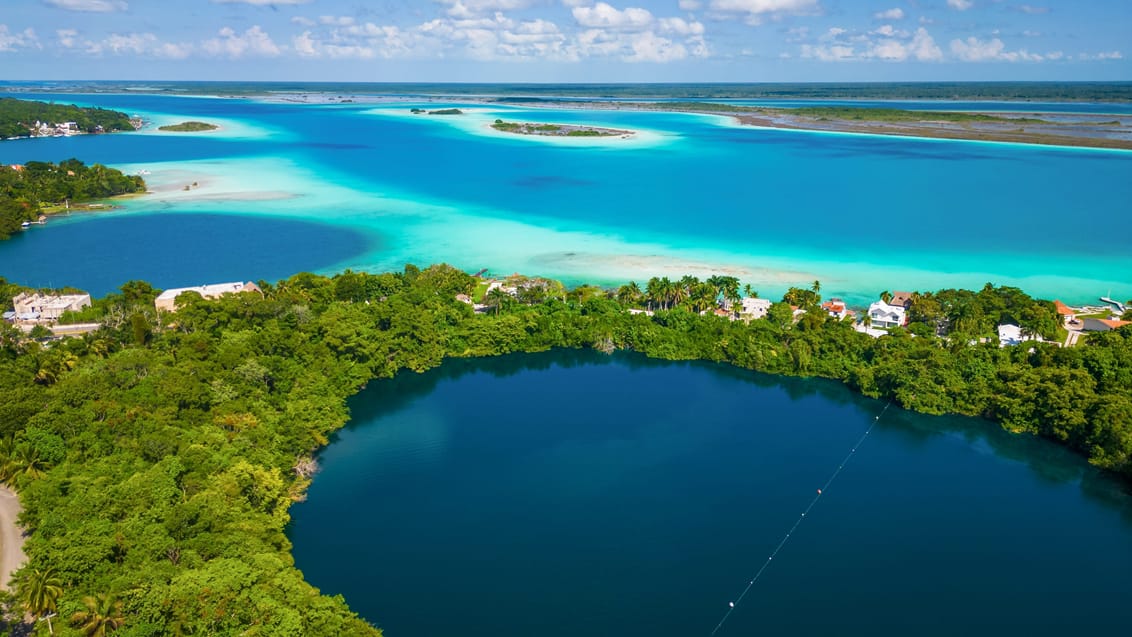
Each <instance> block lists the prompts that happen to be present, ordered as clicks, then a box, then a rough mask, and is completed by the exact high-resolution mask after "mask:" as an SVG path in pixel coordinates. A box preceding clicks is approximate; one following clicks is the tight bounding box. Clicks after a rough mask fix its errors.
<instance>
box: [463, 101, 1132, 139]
mask: <svg viewBox="0 0 1132 637" xmlns="http://www.w3.org/2000/svg"><path fill="white" fill-rule="evenodd" d="M479 101H480V102H481V103H483V104H497V105H507V106H510V105H511V104H505V103H504V104H501V103H500V102H498V101H496V100H495V98H481V99H480V100H479ZM942 103H943V102H941V104H942ZM516 106H521V107H523V108H530V109H547V110H580V111H626V112H640V113H649V112H655V113H684V114H689V115H707V116H717V117H726V118H729V119H731V120H732V121H734V122H735V124H736V125H737V126H739V127H743V128H748V127H749V128H775V129H781V130H796V131H807V132H824V133H848V134H860V135H880V136H886V137H904V138H923V139H941V140H950V141H971V142H997V143H1013V144H1026V145H1033V146H1047V147H1061V148H1084V149H1093V150H1121V151H1126V150H1132V139H1128V140H1124V139H1113V138H1110V137H1088V136H1082V135H1077V136H1073V135H1057V134H1052V133H1045V132H1025V131H1014V130H987V129H984V130H970V129H966V128H962V127H960V126H958V125H951V126H947V125H945V123H942V122H938V121H932V120H927V119H925V120H922V121H919V122H890V121H884V120H874V121H868V122H857V121H851V120H845V119H828V120H821V121H819V120H812V121H811V120H809V119H807V118H804V117H802V116H799V115H796V114H792V113H791V112H790V111H791V109H789V108H783V107H746V106H738V107H736V108H734V109H729V108H727V105H726V104H720V108H719V109H718V110H716V109H708V108H702V109H700V108H695V107H687V108H680V107H672V108H670V107H667V106H668V105H666V103H664V102H615V101H592V100H591V101H581V100H580V101H577V102H573V101H570V102H566V101H563V102H551V101H545V102H524V103H522V104H517V105H516ZM855 108H862V110H863V109H864V107H855ZM744 109H755V110H751V111H747V110H744ZM935 112H936V111H923V113H924V114H925V115H927V116H930V115H931V114H932V113H935ZM959 112H963V113H969V114H971V115H991V116H996V117H1001V114H998V113H993V112H987V113H983V112H978V111H959ZM1011 114H1014V115H1030V114H1043V113H1040V112H1038V113H1033V112H1031V111H1029V110H1025V111H1016V112H1014V111H1012V112H1011ZM1058 115H1061V114H1060V113H1059V114H1058ZM1089 116H1090V117H1098V118H1099V117H1104V119H1105V120H1106V121H1111V119H1112V118H1116V119H1117V120H1120V119H1132V116H1121V115H1112V116H1110V115H1104V116H1100V115H1089ZM1002 119H1003V120H1008V119H1009V118H1005V117H1004V118H1002ZM997 124H998V125H1002V126H1005V125H1010V124H1011V122H1009V121H1001V122H997ZM1019 125H1033V124H1027V123H1023V122H1019ZM1044 125H1045V126H1049V127H1054V126H1058V124H1055V123H1052V122H1051V123H1046V124H1044ZM1083 125H1085V126H1089V125H1100V123H1099V122H1097V123H1093V124H1083Z"/></svg>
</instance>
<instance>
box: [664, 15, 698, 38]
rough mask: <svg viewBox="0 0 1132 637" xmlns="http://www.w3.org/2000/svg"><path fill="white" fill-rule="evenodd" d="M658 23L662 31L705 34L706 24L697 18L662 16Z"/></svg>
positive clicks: (679, 33)
mask: <svg viewBox="0 0 1132 637" xmlns="http://www.w3.org/2000/svg"><path fill="white" fill-rule="evenodd" d="M657 24H658V25H659V26H660V31H661V32H662V33H675V34H676V35H703V34H704V25H703V23H702V22H696V21H695V20H691V21H688V20H685V19H684V18H661V19H660V20H659V21H658V22H657Z"/></svg>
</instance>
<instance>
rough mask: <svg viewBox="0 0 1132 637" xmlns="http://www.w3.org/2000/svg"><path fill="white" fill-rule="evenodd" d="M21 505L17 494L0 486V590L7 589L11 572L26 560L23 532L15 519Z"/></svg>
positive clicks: (17, 516) (17, 517)
mask: <svg viewBox="0 0 1132 637" xmlns="http://www.w3.org/2000/svg"><path fill="white" fill-rule="evenodd" d="M21 511H23V507H22V506H21V505H20V498H19V495H17V494H16V492H15V491H13V490H12V489H11V488H9V487H7V486H0V590H4V591H6V590H9V589H8V583H9V582H10V581H11V579H12V573H14V572H15V571H16V570H18V569H19V568H21V567H22V566H23V565H24V564H25V563H26V562H27V559H28V558H27V555H26V554H25V553H24V532H23V529H21V528H20V527H19V524H18V523H17V520H18V519H19V517H20V512H21Z"/></svg>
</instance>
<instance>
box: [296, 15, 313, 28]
mask: <svg viewBox="0 0 1132 637" xmlns="http://www.w3.org/2000/svg"><path fill="white" fill-rule="evenodd" d="M291 23H292V24H297V25H299V26H301V27H313V26H314V25H316V24H318V23H317V22H315V21H314V20H311V19H310V18H304V17H303V16H301V15H297V16H295V17H293V18H291Z"/></svg>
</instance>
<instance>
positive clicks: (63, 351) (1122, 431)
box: [0, 265, 1132, 636]
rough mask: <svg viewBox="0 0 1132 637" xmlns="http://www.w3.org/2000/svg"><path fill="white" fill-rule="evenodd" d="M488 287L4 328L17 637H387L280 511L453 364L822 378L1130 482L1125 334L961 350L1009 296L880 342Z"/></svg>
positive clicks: (977, 299)
mask: <svg viewBox="0 0 1132 637" xmlns="http://www.w3.org/2000/svg"><path fill="white" fill-rule="evenodd" d="M477 283H478V280H477V279H475V278H473V277H471V276H469V275H467V274H465V273H463V272H460V271H459V270H456V269H455V268H452V267H449V266H446V265H436V266H432V267H429V268H425V269H419V268H417V267H414V266H406V267H405V269H404V270H403V271H400V272H388V273H382V274H368V273H362V272H351V271H346V272H343V273H340V274H338V275H335V276H333V277H324V276H318V275H314V274H309V273H302V274H297V275H294V276H292V277H290V278H288V279H284V280H282V281H279V282H277V283H274V284H270V283H268V282H260V283H259V286H260V287H261V288H262V289H263V294H262V296H261V295H260V294H256V293H243V294H238V295H229V296H225V297H222V298H220V299H216V300H205V299H202V298H200V296H199V295H196V294H194V293H186V294H183V295H182V296H181V297H178V310H177V312H175V313H172V314H161V315H158V314H157V313H156V311H155V310H154V307H153V299H154V298H155V296H156V295H157V293H158V290H156V289H154V288H153V287H152V286H150V285H149V284H147V283H144V282H139V281H134V282H129V283H127V284H125V285H123V286H122V288H121V289H120V292H118V293H115V294H111V295H108V296H106V297H104V298H101V299H97V300H96V301H95V303H94V306H93V307H92V308H90V309H89V310H87V311H86V312H88V313H89V316H87V317H86V318H88V319H96V320H100V321H102V323H103V327H102V328H101V329H100V330H99V331H97V332H94V333H91V334H87V335H85V336H83V337H82V338H69V339H64V340H61V341H56V342H50V343H46V344H45V343H40V342H37V341H35V340H32V339H29V338H27V337H25V336H24V335H23V334H21V333H19V332H18V331H17V330H15V328H13V327H11V326H8V325H0V394H2V395H3V396H4V398H5V399H4V400H3V401H0V478H3V479H4V480H5V481H6V482H7V483H8V484H10V485H12V486H13V487H14V488H15V489H16V490H17V491H18V492H19V493H20V496H21V500H22V502H23V505H24V509H25V513H24V515H23V517H22V522H23V524H24V526H25V529H26V531H27V533H28V538H27V542H26V546H25V549H26V552H27V554H28V557H29V563H28V564H27V565H26V566H25V567H24V568H23V569H21V570H20V571H19V573H18V574H17V577H16V589H15V590H16V593H15V595H14V596H13V597H12V598H11V599H9V600H7V609H8V610H7V616H8V618H9V621H11V622H19V621H21V618H22V617H23V616H24V614H25V613H28V614H30V616H34V617H37V618H43V617H46V616H47V615H49V614H51V613H55V614H56V617H55V625H54V627H53V630H54V631H55V632H56V634H59V635H73V634H95V633H93V632H91V631H93V630H96V629H97V627H98V626H102V627H103V629H104V630H106V631H115V630H116V631H117V632H116V634H121V635H131V636H140V635H165V634H186V635H187V634H214V635H236V634H250V633H249V632H248V631H250V630H251V631H259V632H258V633H257V634H271V635H296V636H297V635H332V634H333V635H377V634H380V631H379V629H377V628H375V627H373V626H372V625H371V624H369V623H368V622H366V621H364V620H362V619H360V618H358V617H357V616H356V615H354V614H353V613H352V612H351V611H350V610H349V608H348V606H347V605H346V602H345V600H343V599H342V598H341V597H327V596H323V595H319V594H318V591H317V590H316V589H314V588H313V587H311V586H310V585H309V584H308V583H307V582H306V581H305V580H304V579H303V575H302V573H301V572H299V571H298V570H297V569H296V568H295V567H294V564H293V561H292V559H291V555H290V550H291V546H290V543H289V542H288V540H287V537H286V534H285V528H286V525H287V522H288V520H289V514H288V509H289V506H290V504H291V503H292V502H294V501H297V500H300V499H302V498H303V497H304V493H305V490H306V487H307V485H308V484H309V482H310V479H311V475H312V471H313V468H314V467H315V465H316V463H315V461H314V454H315V453H316V452H317V451H318V449H320V448H321V447H322V446H324V445H326V444H327V441H328V439H329V437H330V435H331V434H332V433H333V432H334V431H335V430H337V429H338V428H340V427H341V426H343V425H344V424H345V423H346V422H347V420H348V418H349V412H348V409H347V407H346V398H347V397H349V396H350V395H352V394H354V393H356V392H358V391H360V390H361V389H362V388H363V387H365V386H366V384H367V383H370V382H380V379H386V378H390V377H392V376H393V375H394V374H397V373H404V372H406V371H410V370H411V371H414V372H423V371H425V370H428V369H431V368H433V367H436V366H437V365H440V364H441V363H442V362H443V361H444V360H445V359H448V358H466V357H481V356H496V355H502V354H507V353H512V352H539V351H546V350H550V349H555V348H593V349H597V350H601V351H613V350H616V349H624V350H632V351H636V352H641V353H643V354H645V355H647V356H651V357H654V358H660V359H668V360H690V359H698V360H709V361H717V362H722V363H729V364H731V365H734V366H737V367H740V368H744V369H750V370H757V371H761V372H766V373H772V374H783V375H792V376H817V377H825V378H833V379H838V380H841V381H843V382H845V383H847V384H848V385H849V386H851V387H852V388H854V389H856V390H858V391H860V392H862V393H863V394H865V395H868V396H873V397H877V398H883V399H891V400H893V401H894V402H895V403H897V404H899V405H901V406H903V407H905V408H908V409H913V410H916V411H920V412H924V413H930V414H943V413H956V414H966V415H970V416H976V417H981V418H985V419H987V421H988V422H987V426H995V425H994V424H993V422H991V421H994V422H997V423H999V425H1001V426H1003V427H1005V428H1007V429H1009V430H1011V431H1016V432H1026V433H1031V434H1036V435H1040V436H1043V437H1046V438H1049V439H1050V440H1052V441H1054V442H1056V443H1058V444H1063V445H1067V446H1069V447H1071V448H1073V449H1075V450H1077V451H1078V452H1080V453H1082V454H1083V455H1085V456H1086V457H1087V458H1088V459H1089V461H1090V462H1092V463H1093V464H1095V465H1097V466H1099V467H1103V468H1105V469H1108V470H1111V471H1114V472H1116V473H1118V474H1120V475H1122V476H1123V477H1125V478H1132V463H1130V454H1132V329H1129V328H1124V329H1122V330H1118V331H1113V332H1108V333H1104V334H1097V335H1095V336H1090V337H1089V338H1088V339H1087V341H1086V342H1085V344H1084V345H1083V346H1079V347H1076V348H1072V349H1062V348H1059V347H1056V346H1054V345H1051V344H1046V343H1034V344H1030V343H1027V344H1026V345H1024V346H1016V347H1007V348H1000V347H998V345H997V342H994V343H987V342H982V340H981V339H975V338H971V337H972V336H975V335H979V334H984V333H987V332H988V330H991V331H993V329H994V325H993V324H994V322H995V321H997V320H1002V319H1003V317H1007V316H1014V315H1015V314H1017V315H1019V316H1021V315H1022V314H1023V313H1024V312H1027V311H1031V310H1032V308H1035V307H1044V303H1045V302H1043V301H1037V300H1034V299H1031V298H1030V297H1028V296H1026V295H1025V294H1024V293H1022V292H1021V291H1020V290H1016V289H1015V288H1004V287H995V286H990V285H988V286H987V287H985V288H984V289H983V290H980V291H978V292H964V291H941V292H936V293H932V294H930V295H929V294H924V295H920V298H922V299H925V300H924V301H923V310H922V312H921V314H922V317H921V318H918V319H917V323H915V324H914V325H923V326H924V328H923V329H921V328H918V327H915V326H912V327H910V328H908V329H905V328H898V329H895V330H893V331H892V333H891V335H890V336H887V337H883V338H880V339H874V338H871V337H869V336H867V335H864V334H861V333H859V332H857V331H856V330H854V329H853V325H852V324H851V323H850V322H848V321H843V320H837V319H835V318H833V317H830V316H829V315H828V314H826V313H825V312H823V311H821V309H820V307H818V305H817V304H818V303H820V300H821V296H820V283H818V282H814V284H813V285H810V286H806V287H798V288H794V289H792V290H791V291H790V292H788V293H787V297H788V298H787V299H784V300H783V301H780V302H777V303H774V304H773V305H772V306H771V311H770V312H769V314H768V316H767V317H766V318H765V319H759V320H753V321H750V322H744V321H734V320H728V319H727V318H723V317H719V316H716V315H715V314H714V313H711V312H705V313H704V314H701V313H700V312H699V310H698V308H700V307H701V306H703V305H705V304H708V299H714V300H721V299H726V298H729V297H730V298H732V299H733V298H734V297H735V296H737V295H738V291H737V290H736V287H737V285H738V282H737V281H734V280H733V279H731V278H729V277H712V278H709V279H708V280H706V281H701V280H699V279H697V278H695V277H686V278H685V279H680V280H676V281H673V280H668V282H667V283H665V282H664V279H662V278H657V279H654V280H650V281H649V282H648V283H647V284H646V285H645V288H644V289H641V287H640V286H639V285H637V284H635V283H630V284H626V285H625V286H623V287H621V288H619V289H615V290H604V289H601V288H597V287H595V286H580V287H577V288H574V289H569V290H568V289H566V288H564V287H562V286H561V285H558V284H554V283H553V282H548V281H546V280H542V279H534V280H530V281H526V282H523V283H521V284H520V285H519V286H518V289H517V290H516V293H515V294H514V295H512V294H507V293H495V292H497V291H493V293H492V294H489V295H488V296H487V297H485V299H484V300H485V303H486V304H487V305H488V307H489V309H490V311H487V312H479V313H477V312H475V311H473V308H472V306H471V305H469V304H467V303H465V302H461V301H460V300H457V298H456V297H457V295H461V294H469V295H470V294H472V293H473V291H474V289H475V287H476V285H477ZM17 289H18V287H17V286H12V285H11V284H8V283H7V282H5V281H3V280H0V291H3V292H4V293H5V294H8V293H10V292H13V291H15V290H17ZM745 292H747V295H748V296H751V295H752V293H753V292H754V291H753V290H745ZM788 301H801V303H802V304H803V309H805V310H806V312H805V313H804V314H802V315H801V316H800V318H798V317H796V316H795V313H794V311H793V308H792V307H791V305H792V304H791V303H790V302H788ZM913 303H914V304H915V301H913ZM650 305H651V306H652V308H653V310H654V312H653V313H652V315H646V314H643V313H636V314H633V313H629V312H628V311H627V310H628V309H631V308H637V307H643V308H647V307H649V306H650ZM795 305H796V303H795ZM937 305H938V310H936V309H935V308H936V307H937ZM918 316H920V315H918ZM923 321H928V322H933V321H943V322H945V323H946V324H947V325H948V326H949V327H950V329H953V330H955V331H953V332H950V333H947V334H944V335H942V336H941V335H938V334H939V331H938V330H937V329H935V327H934V326H931V325H929V323H926V322H923ZM945 331H946V330H945ZM991 333H993V332H991ZM380 575H381V574H374V576H375V577H376V576H380ZM375 619H380V618H375ZM91 626H94V627H95V628H90V627H91Z"/></svg>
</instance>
